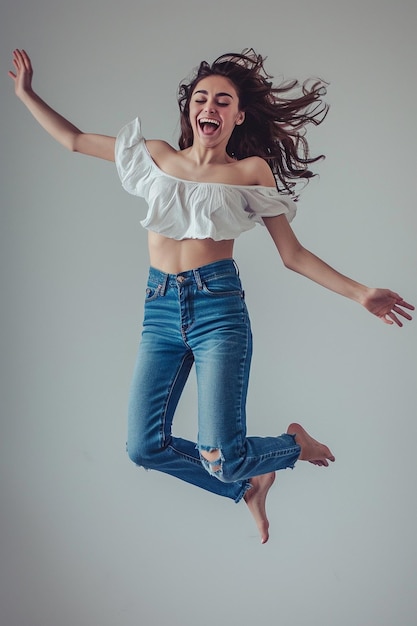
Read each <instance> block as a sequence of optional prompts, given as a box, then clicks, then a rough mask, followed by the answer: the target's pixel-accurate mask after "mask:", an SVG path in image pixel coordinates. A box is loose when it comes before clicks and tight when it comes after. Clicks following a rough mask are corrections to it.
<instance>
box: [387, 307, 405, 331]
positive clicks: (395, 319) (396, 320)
mask: <svg viewBox="0 0 417 626" xmlns="http://www.w3.org/2000/svg"><path fill="white" fill-rule="evenodd" d="M388 317H389V318H391V320H392V321H391V324H392V323H393V322H394V324H397V326H399V327H400V328H401V327H402V325H403V323H402V322H401V321H400V320H399V319H398V317H397V316H396V315H395V313H393V312H392V311H391V312H390V313H388Z"/></svg>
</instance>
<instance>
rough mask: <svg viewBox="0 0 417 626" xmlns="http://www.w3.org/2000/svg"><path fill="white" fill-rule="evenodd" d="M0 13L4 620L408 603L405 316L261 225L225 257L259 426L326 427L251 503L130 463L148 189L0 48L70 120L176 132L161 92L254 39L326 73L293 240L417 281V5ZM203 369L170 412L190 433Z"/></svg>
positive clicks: (370, 2)
mask: <svg viewBox="0 0 417 626" xmlns="http://www.w3.org/2000/svg"><path fill="white" fill-rule="evenodd" d="M7 4H8V5H7V6H6V7H3V8H2V11H1V33H0V53H1V68H2V72H1V79H0V84H1V87H0V98H1V102H0V107H1V135H0V141H1V177H2V178H1V247H0V254H1V264H0V269H1V280H2V283H1V302H2V307H1V309H2V322H1V333H2V335H1V356H2V359H1V362H2V376H1V384H2V389H1V398H2V401H1V439H0V446H1V450H0V464H1V506H0V532H1V553H0V568H1V572H0V573H1V581H0V583H1V584H0V594H1V597H0V623H1V624H2V626H87V625H88V626H91V625H92V624H100V626H133V625H138V624H139V625H141V626H142V625H143V626H161V625H162V624H172V625H173V626H176V625H182V626H191V625H194V624H201V625H202V626H208V625H209V624H210V625H211V624H220V625H221V626H223V625H225V624H240V625H241V626H246V625H249V624H250V625H252V624H261V623H262V624H266V623H271V624H272V623H273V624H291V625H294V626H299V625H301V624H305V623H309V624H312V625H313V626H319V625H320V626H330V625H331V626H334V625H335V624H337V625H338V626H354V625H358V626H363V625H374V624H378V625H379V626H411V625H415V624H416V614H417V611H416V609H417V606H416V584H415V580H416V575H415V571H416V535H415V528H416V522H417V520H416V517H417V516H416V505H415V494H416V487H415V476H416V470H415V440H416V435H417V432H416V412H417V411H416V409H417V406H416V404H417V403H416V353H417V351H416V339H417V331H416V328H417V327H416V322H413V323H412V324H411V325H408V326H407V327H406V328H404V329H402V330H399V329H397V328H390V327H387V326H385V325H383V324H382V323H381V322H379V321H378V320H377V319H376V318H373V317H372V316H370V315H369V314H368V313H367V312H366V311H364V310H363V309H361V307H359V306H357V305H356V304H354V303H352V302H350V301H347V300H344V299H343V298H340V297H338V296H336V295H334V294H332V293H330V292H326V291H325V290H323V289H321V288H320V287H318V286H316V285H314V284H313V283H309V282H308V281H306V280H305V279H303V278H301V277H299V276H297V275H295V274H292V273H291V272H288V271H285V270H284V269H283V268H282V265H281V262H280V259H279V257H278V256H277V254H276V251H275V249H274V246H273V244H272V241H271V240H270V239H269V237H268V235H267V232H266V231H265V230H264V229H262V228H261V227H257V228H256V230H254V231H251V232H250V233H247V234H245V235H243V236H242V237H241V239H240V240H239V241H238V244H237V248H236V259H237V261H238V263H239V265H240V268H241V272H242V276H243V279H244V283H245V287H246V292H247V300H248V304H249V307H250V310H251V314H252V319H253V326H254V332H255V356H254V364H253V374H252V380H251V387H250V399H249V407H248V409H249V431H250V434H258V435H264V434H273V433H280V432H283V431H284V430H285V429H286V426H287V424H288V423H289V422H290V421H292V420H299V421H301V422H302V423H303V424H305V425H306V427H307V428H308V429H310V430H311V431H313V433H315V434H316V435H317V436H318V437H319V438H321V439H322V440H324V441H326V442H328V443H329V445H331V447H332V449H333V450H334V452H335V454H336V456H337V462H336V464H335V465H334V466H332V467H331V468H330V469H329V470H323V469H321V468H316V467H313V466H311V465H310V464H303V463H301V464H298V465H297V467H296V469H295V470H294V471H293V472H290V471H288V472H281V473H280V474H279V476H278V480H277V481H276V484H275V485H274V488H273V490H272V492H271V495H270V498H269V509H268V510H269V516H270V520H271V525H272V527H271V539H270V542H269V543H268V544H267V545H266V546H261V545H260V543H259V538H258V536H257V532H256V529H255V527H254V524H253V522H252V519H251V518H250V515H249V513H248V512H247V510H246V507H245V506H244V504H240V505H238V506H236V505H234V504H233V503H232V502H231V501H227V500H222V499H219V498H217V499H216V498H215V497H214V496H212V495H211V494H207V493H204V492H202V491H199V490H197V489H194V488H192V487H190V486H188V485H185V484H182V483H180V482H179V481H175V480H174V479H171V478H170V477H167V476H163V475H161V474H159V473H157V472H150V473H145V472H144V471H143V470H139V469H138V468H136V467H135V466H134V465H133V464H132V463H130V462H129V461H128V459H127V456H126V454H125V451H124V447H125V413H126V404H127V393H128V388H129V383H130V375H131V371H132V367H133V362H134V358H135V352H136V346H137V341H138V338H139V333H140V324H141V315H142V297H143V291H144V280H145V277H146V271H147V251H146V233H145V232H144V231H143V230H142V229H141V227H140V225H139V219H141V217H142V216H143V214H144V206H143V204H142V201H138V200H136V199H135V198H133V197H131V196H129V195H128V194H126V193H125V192H123V190H122V189H121V186H120V183H119V181H118V179H117V176H116V172H115V169H114V166H113V165H112V164H109V163H105V162H100V161H98V160H97V161H96V160H94V159H88V158H87V157H83V156H80V155H73V154H70V153H68V152H66V151H65V150H64V149H63V148H61V147H60V146H59V145H58V144H55V143H54V142H53V141H52V140H51V139H50V138H49V137H48V136H47V135H46V134H45V133H44V132H43V131H42V130H41V129H40V128H39V127H38V126H37V125H36V124H35V123H34V122H33V120H32V119H31V117H30V115H29V114H28V113H27V111H26V110H25V109H24V107H23V106H22V104H21V103H20V102H19V101H18V100H16V99H15V97H14V94H13V85H12V81H11V80H10V79H9V78H8V77H7V70H8V69H10V68H11V64H10V58H11V52H12V50H13V48H15V47H25V48H26V49H27V50H28V51H29V53H30V54H31V56H32V58H33V63H34V67H35V79H34V85H35V88H36V89H37V90H38V91H39V93H40V94H41V95H42V96H43V97H44V98H45V99H46V100H47V101H48V102H49V103H50V104H51V105H52V106H53V107H55V108H56V109H57V110H58V111H60V112H61V113H62V114H64V115H66V116H68V117H69V118H70V119H71V120H72V121H73V122H74V123H75V124H76V125H79V126H80V127H81V128H82V129H84V130H89V131H92V132H101V133H107V134H115V133H116V132H117V131H118V129H119V128H120V127H121V126H122V125H124V124H125V123H126V122H127V121H129V120H130V119H132V118H133V117H135V116H136V115H138V114H139V115H140V116H141V117H142V118H143V126H144V132H145V135H146V136H147V137H148V138H163V139H166V140H168V141H170V142H173V143H175V142H176V140H177V136H178V115H177V104H176V89H177V85H178V83H179V81H180V80H181V79H182V78H183V77H184V76H186V75H187V74H188V73H189V71H190V70H191V69H192V68H193V67H194V66H195V65H197V64H198V63H199V62H200V60H202V59H207V60H210V61H211V60H213V59H214V58H215V57H216V56H218V55H219V54H221V53H223V52H227V51H240V50H242V49H243V48H244V47H248V46H253V47H255V49H256V50H257V51H258V52H260V53H262V54H264V55H267V56H268V60H267V68H268V69H269V71H270V72H271V73H272V74H273V75H274V77H275V80H276V81H278V80H279V79H280V77H281V76H283V77H286V78H292V77H298V78H300V79H304V78H307V77H308V76H310V75H319V76H321V77H323V78H325V79H327V80H328V81H330V83H331V84H330V88H329V93H328V101H329V102H330V104H331V111H330V114H329V116H328V118H327V120H326V122H325V124H324V125H323V126H321V127H319V128H318V129H314V130H313V131H312V132H311V133H310V139H311V145H312V150H313V151H315V152H318V151H323V152H324V153H325V154H326V155H327V160H326V161H325V162H323V163H322V164H321V165H319V166H318V170H319V172H320V179H318V178H317V179H315V180H314V181H313V182H312V183H311V184H310V185H309V186H308V188H307V189H306V191H305V192H304V194H303V197H302V201H301V202H300V206H299V215H298V217H297V218H296V221H295V222H294V228H295V230H296V233H297V235H298V237H299V238H300V239H301V241H302V242H303V243H304V245H306V246H307V247H308V248H310V249H312V250H313V251H314V252H316V253H317V254H319V255H320V256H322V257H323V258H324V259H325V260H327V261H328V262H330V263H331V264H332V265H333V266H335V267H336V268H338V269H340V270H341V271H343V272H345V273H348V274H349V275H350V276H352V277H354V278H356V279H357V280H360V281H362V282H365V283H366V284H370V285H375V286H383V287H385V286H386V287H389V288H392V289H394V290H396V291H399V292H400V293H401V294H402V295H403V296H404V297H405V298H407V299H409V300H411V301H414V302H416V301H417V293H416V287H415V276H416V271H415V270H416V261H417V251H416V244H415V237H416V232H417V216H416V215H417V214H416V206H415V198H416V184H415V183H416V181H415V178H416V171H415V146H416V139H417V138H416V132H415V130H416V125H415V102H416V95H417V94H416V87H415V58H416V45H415V27H416V5H415V2H414V1H413V0H409V1H408V0H399V1H397V2H395V3H394V2H391V1H390V2H387V1H383V0H381V1H378V0H361V1H359V0H351V1H350V2H349V3H347V2H344V3H341V2H338V1H337V0H316V1H315V2H311V1H310V0H301V1H297V0H294V1H293V2H291V3H289V2H279V1H274V2H270V1H268V0H258V1H257V2H243V1H239V2H224V0H212V2H196V1H193V2H191V1H188V0H180V1H177V2H172V3H168V2H155V1H152V2H132V1H131V0H119V1H118V2H109V1H108V0H105V1H101V2H100V1H99V0H83V1H81V0H72V1H71V2H67V1H65V2H64V0H34V1H32V0H13V2H8V3H7ZM195 402H196V398H195V384H194V381H193V380H191V381H190V385H189V387H188V389H187V391H186V393H185V395H184V398H183V399H182V402H181V406H180V408H179V412H178V418H177V426H176V432H178V433H181V434H183V435H185V436H191V437H194V436H195V424H196V420H195Z"/></svg>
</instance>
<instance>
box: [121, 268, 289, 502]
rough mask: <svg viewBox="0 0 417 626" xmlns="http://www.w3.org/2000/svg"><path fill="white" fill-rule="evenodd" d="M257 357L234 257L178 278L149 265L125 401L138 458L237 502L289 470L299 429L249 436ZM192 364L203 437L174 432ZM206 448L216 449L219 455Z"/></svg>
mask: <svg viewBox="0 0 417 626" xmlns="http://www.w3.org/2000/svg"><path fill="white" fill-rule="evenodd" d="M251 355H252V334H251V329H250V322H249V317H248V312H247V308H246V304H245V300H244V292H243V290H242V285H241V282H240V278H239V274H238V271H237V267H236V264H235V262H234V261H233V260H232V259H225V260H222V261H217V262H215V263H210V264H209V265H205V266H204V267H200V268H198V269H195V270H190V271H186V272H181V273H180V274H165V273H164V272H161V271H159V270H157V269H155V268H152V267H151V268H150V271H149V280H148V285H147V289H146V298H145V316H144V323H143V332H142V338H141V342H140V346H139V352H138V357H137V361H136V366H135V370H134V375H133V381H132V387H131V393H130V401H129V424H128V441H127V451H128V454H129V457H130V458H131V459H132V461H134V462H135V463H136V464H137V465H140V466H143V467H144V468H146V469H157V470H160V471H162V472H166V473H167V474H170V475H172V476H176V477H177V478H180V479H182V480H185V481H186V482H188V483H192V484H193V485H197V486H199V487H202V488H203V489H206V490H208V491H211V492H213V493H216V494H219V495H222V496H226V497H229V498H232V499H233V500H234V501H235V502H238V501H239V500H240V499H241V498H242V496H243V495H244V494H245V492H246V491H247V489H249V488H250V482H249V479H250V478H251V477H253V476H257V475H260V474H266V473H268V472H272V471H275V470H279V469H284V468H286V467H293V466H294V463H295V461H296V460H297V458H298V456H299V454H300V447H299V446H298V445H297V444H296V443H295V439H294V437H293V435H288V434H284V435H281V436H277V437H247V436H246V412H245V404H246V394H247V387H248V379H249V369H250V361H251ZM193 363H194V364H195V369H196V376H197V391H198V441H197V443H194V442H191V441H188V440H185V439H181V438H178V437H174V436H173V435H172V421H173V417H174V412H175V409H176V407H177V404H178V401H179V398H180V396H181V392H182V390H183V388H184V385H185V383H186V381H187V378H188V375H189V373H190V370H191V367H192V365H193ZM201 452H215V455H216V460H215V461H208V460H206V459H205V458H204V456H203V455H202V454H201ZM217 453H218V455H217Z"/></svg>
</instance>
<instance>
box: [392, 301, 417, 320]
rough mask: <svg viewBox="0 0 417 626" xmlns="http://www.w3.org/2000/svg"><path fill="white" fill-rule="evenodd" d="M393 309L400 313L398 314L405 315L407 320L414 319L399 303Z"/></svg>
mask: <svg viewBox="0 0 417 626" xmlns="http://www.w3.org/2000/svg"><path fill="white" fill-rule="evenodd" d="M392 310H393V311H395V313H398V315H402V316H403V317H405V319H406V320H412V319H413V318H412V316H411V315H410V314H409V313H407V312H406V311H403V310H402V309H401V308H400V307H398V306H397V305H395V306H394V307H392Z"/></svg>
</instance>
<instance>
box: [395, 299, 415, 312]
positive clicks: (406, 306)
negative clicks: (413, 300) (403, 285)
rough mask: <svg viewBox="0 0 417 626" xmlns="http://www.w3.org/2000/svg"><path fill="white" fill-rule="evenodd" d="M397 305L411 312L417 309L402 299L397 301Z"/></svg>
mask: <svg viewBox="0 0 417 626" xmlns="http://www.w3.org/2000/svg"><path fill="white" fill-rule="evenodd" d="M396 304H398V305H399V306H402V307H404V308H405V309H410V311H414V308H415V307H414V306H413V305H412V304H410V303H409V302H406V301H405V300H403V299H402V298H400V300H397V302H396Z"/></svg>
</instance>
